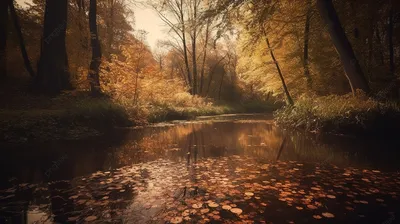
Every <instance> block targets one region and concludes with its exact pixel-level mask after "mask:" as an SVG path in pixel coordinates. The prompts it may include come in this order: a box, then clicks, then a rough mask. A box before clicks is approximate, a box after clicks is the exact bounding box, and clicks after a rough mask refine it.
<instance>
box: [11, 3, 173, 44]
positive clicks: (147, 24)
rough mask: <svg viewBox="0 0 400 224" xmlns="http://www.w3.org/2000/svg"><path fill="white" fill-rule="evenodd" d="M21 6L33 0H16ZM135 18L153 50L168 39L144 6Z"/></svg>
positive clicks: (135, 12)
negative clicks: (160, 42)
mask: <svg viewBox="0 0 400 224" xmlns="http://www.w3.org/2000/svg"><path fill="white" fill-rule="evenodd" d="M16 1H17V3H18V4H19V5H22V6H24V5H25V4H26V3H31V2H32V0H16ZM133 11H134V16H135V25H134V26H133V28H134V29H135V30H145V31H146V32H147V36H146V37H147V41H146V42H147V44H148V45H149V46H150V47H151V49H152V50H154V49H155V47H156V44H157V41H158V40H165V39H166V38H168V29H167V28H166V26H165V24H164V23H163V22H162V21H161V19H160V18H159V17H158V16H157V14H156V13H155V12H154V11H152V10H151V9H149V8H146V7H144V6H137V7H135V8H134V9H133Z"/></svg>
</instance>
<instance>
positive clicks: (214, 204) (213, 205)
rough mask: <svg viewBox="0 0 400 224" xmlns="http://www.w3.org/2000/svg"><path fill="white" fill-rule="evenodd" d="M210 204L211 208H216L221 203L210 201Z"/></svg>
mask: <svg viewBox="0 0 400 224" xmlns="http://www.w3.org/2000/svg"><path fill="white" fill-rule="evenodd" d="M208 206H210V207H211V208H216V207H218V206H219V205H218V204H217V203H215V202H210V203H208Z"/></svg>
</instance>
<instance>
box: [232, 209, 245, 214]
mask: <svg viewBox="0 0 400 224" xmlns="http://www.w3.org/2000/svg"><path fill="white" fill-rule="evenodd" d="M231 212H232V213H235V214H237V215H240V214H242V212H243V210H242V209H240V208H232V209H231Z"/></svg>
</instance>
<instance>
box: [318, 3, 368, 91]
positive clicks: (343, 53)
mask: <svg viewBox="0 0 400 224" xmlns="http://www.w3.org/2000/svg"><path fill="white" fill-rule="evenodd" d="M317 7H318V11H319V13H320V15H321V17H322V19H323V21H324V22H325V24H326V25H327V27H328V31H329V35H330V36H331V39H332V41H333V44H334V46H335V48H336V51H337V52H338V54H339V56H340V60H341V62H342V65H343V67H344V70H345V73H346V77H347V79H348V80H349V83H350V87H351V89H352V92H353V94H355V92H356V90H357V89H361V90H363V91H364V92H366V93H369V92H370V89H369V86H368V82H367V80H366V79H365V77H364V74H363V71H362V69H361V66H360V64H359V63H358V60H357V58H356V56H355V53H354V51H353V48H352V46H351V44H350V42H349V40H348V39H347V37H346V34H345V32H344V30H343V27H342V25H341V23H340V21H339V18H338V16H337V13H336V10H335V8H334V6H333V3H332V0H317Z"/></svg>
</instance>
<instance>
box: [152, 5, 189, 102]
mask: <svg viewBox="0 0 400 224" xmlns="http://www.w3.org/2000/svg"><path fill="white" fill-rule="evenodd" d="M151 5H152V8H153V9H154V10H155V11H156V12H157V13H158V15H159V16H160V18H161V20H163V21H164V23H165V24H167V25H168V26H169V27H170V28H171V31H172V32H173V33H174V34H176V35H177V36H178V39H179V41H180V42H181V47H182V52H183V59H184V63H185V69H186V76H187V82H188V86H189V92H190V93H191V94H194V92H193V81H192V72H191V70H190V66H189V53H188V47H187V37H186V34H187V32H188V30H187V25H186V17H187V15H186V14H185V11H184V10H185V8H184V7H185V4H184V0H164V1H163V2H161V3H158V4H157V3H156V4H151ZM167 14H169V15H172V18H171V19H170V18H169V17H168V15H167Z"/></svg>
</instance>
